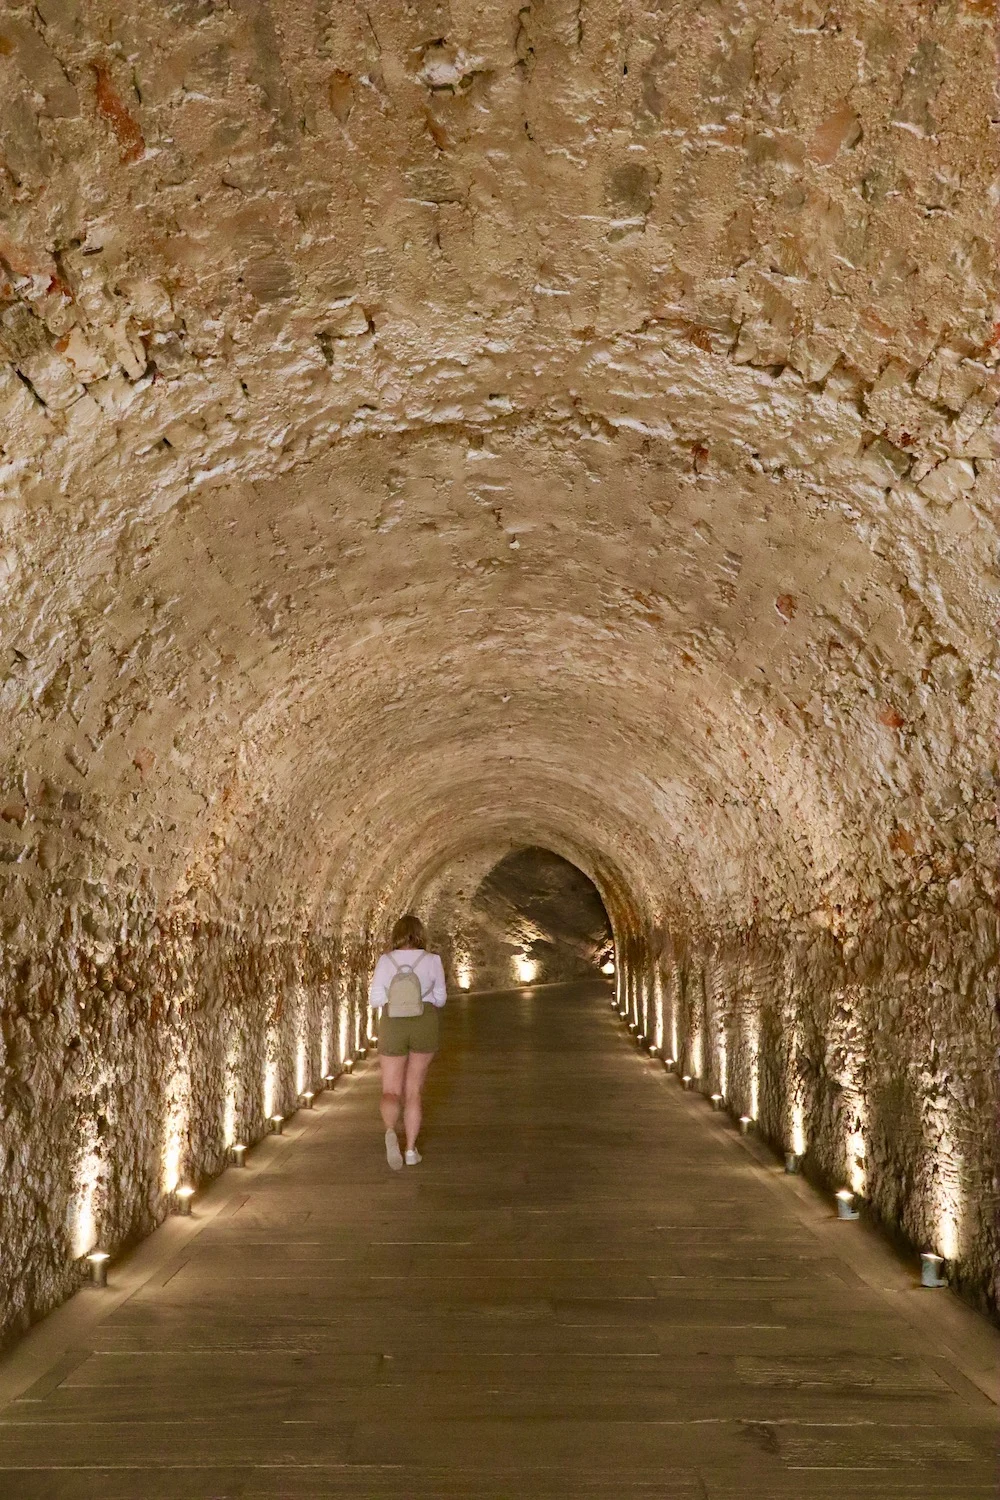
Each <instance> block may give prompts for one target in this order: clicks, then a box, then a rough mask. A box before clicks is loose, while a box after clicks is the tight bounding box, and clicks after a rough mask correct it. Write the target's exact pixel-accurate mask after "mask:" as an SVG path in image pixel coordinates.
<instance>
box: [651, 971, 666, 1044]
mask: <svg viewBox="0 0 1000 1500" xmlns="http://www.w3.org/2000/svg"><path fill="white" fill-rule="evenodd" d="M652 1032H653V1043H654V1045H655V1046H657V1047H659V1048H660V1050H661V1051H662V1049H663V975H662V974H661V973H660V970H659V968H658V967H657V968H655V969H654V970H653V1026H652Z"/></svg>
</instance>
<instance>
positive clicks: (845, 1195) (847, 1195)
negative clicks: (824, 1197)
mask: <svg viewBox="0 0 1000 1500" xmlns="http://www.w3.org/2000/svg"><path fill="white" fill-rule="evenodd" d="M858 1217H859V1214H858V1211H857V1209H856V1208H855V1207H854V1194H853V1193H852V1192H851V1190H850V1188H841V1189H840V1191H839V1192H838V1193H837V1218H838V1219H857V1218H858Z"/></svg>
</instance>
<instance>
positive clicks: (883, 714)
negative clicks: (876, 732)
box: [878, 704, 906, 729]
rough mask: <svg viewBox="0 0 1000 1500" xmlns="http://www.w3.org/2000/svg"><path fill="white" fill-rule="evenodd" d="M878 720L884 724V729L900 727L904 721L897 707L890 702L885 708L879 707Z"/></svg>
mask: <svg viewBox="0 0 1000 1500" xmlns="http://www.w3.org/2000/svg"><path fill="white" fill-rule="evenodd" d="M878 721H879V723H880V724H884V725H885V727H886V729H902V727H903V725H904V724H905V723H906V720H905V719H904V718H903V715H902V714H901V713H900V711H899V709H898V708H893V707H892V705H891V704H889V705H888V706H887V707H886V708H881V709H879V715H878Z"/></svg>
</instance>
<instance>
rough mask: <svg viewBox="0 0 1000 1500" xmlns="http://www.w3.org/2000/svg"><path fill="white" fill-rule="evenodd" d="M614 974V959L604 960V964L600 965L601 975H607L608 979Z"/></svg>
mask: <svg viewBox="0 0 1000 1500" xmlns="http://www.w3.org/2000/svg"><path fill="white" fill-rule="evenodd" d="M614 972H615V961H614V959H613V958H608V959H606V960H605V961H604V963H603V964H601V973H602V974H607V975H608V977H609V978H610V977H611V975H612V974H613V973H614Z"/></svg>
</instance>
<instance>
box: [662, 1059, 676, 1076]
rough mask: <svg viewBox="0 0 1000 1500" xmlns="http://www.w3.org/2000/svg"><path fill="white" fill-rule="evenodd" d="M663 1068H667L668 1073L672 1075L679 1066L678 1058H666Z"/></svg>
mask: <svg viewBox="0 0 1000 1500" xmlns="http://www.w3.org/2000/svg"><path fill="white" fill-rule="evenodd" d="M663 1066H664V1067H665V1068H666V1070H667V1072H668V1073H672V1072H673V1071H674V1069H675V1068H676V1066H677V1059H676V1057H665V1058H664V1059H663Z"/></svg>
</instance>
